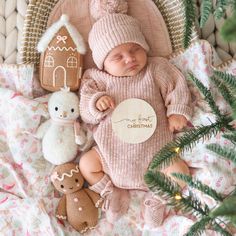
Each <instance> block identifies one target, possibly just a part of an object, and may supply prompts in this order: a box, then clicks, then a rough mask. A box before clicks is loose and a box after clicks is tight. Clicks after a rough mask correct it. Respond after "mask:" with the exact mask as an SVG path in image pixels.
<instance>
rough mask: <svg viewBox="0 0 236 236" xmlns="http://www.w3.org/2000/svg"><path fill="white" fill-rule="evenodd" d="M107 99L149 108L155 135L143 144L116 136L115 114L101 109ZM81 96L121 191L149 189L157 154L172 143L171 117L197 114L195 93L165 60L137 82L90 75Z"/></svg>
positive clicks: (150, 67) (82, 106)
mask: <svg viewBox="0 0 236 236" xmlns="http://www.w3.org/2000/svg"><path fill="white" fill-rule="evenodd" d="M103 95H109V96H111V97H112V98H113V99H114V101H115V104H116V105H118V104H119V103H120V102H122V101H124V100H126V99H129V98H139V99H143V100H145V101H146V102H148V103H149V104H150V105H151V106H152V108H153V109H154V111H155V113H156V116H157V126H156V130H155V132H154V134H153V135H152V136H151V137H150V138H149V139H148V140H146V141H145V142H142V143H138V144H130V143H125V142H123V141H122V140H120V139H119V138H118V137H117V136H116V134H115V133H114V132H113V130H112V124H111V115H112V109H109V110H107V111H105V112H100V111H99V110H98V109H96V107H95V103H96V101H97V100H98V99H99V98H100V97H101V96H103ZM80 96H81V97H80V110H81V117H82V119H83V121H84V122H86V123H88V124H92V125H93V127H94V128H93V134H94V139H95V141H96V144H97V146H96V147H95V148H96V150H97V152H98V153H99V155H100V159H101V162H102V166H103V171H104V172H105V173H106V174H107V175H109V176H110V178H111V180H112V182H113V184H114V185H115V186H117V187H120V188H125V189H146V185H145V183H144V178H143V177H144V174H145V172H146V171H147V168H148V166H149V164H150V162H151V161H152V158H153V156H154V154H155V153H157V152H158V151H159V150H160V149H161V148H162V147H163V146H164V145H165V144H166V143H168V142H169V141H171V140H172V133H171V132H170V131H169V129H168V120H167V117H168V116H170V115H172V114H182V115H184V116H185V117H186V118H187V119H188V120H189V119H190V117H191V114H192V109H191V106H190V100H191V99H190V93H189V90H188V87H187V84H186V81H185V78H184V77H183V75H182V74H181V73H180V72H179V71H178V69H177V68H175V67H174V66H173V65H171V64H170V63H169V62H168V60H166V59H164V58H160V57H159V58H153V59H149V61H148V64H147V65H146V67H145V68H144V69H143V70H142V71H141V72H140V73H139V74H138V75H136V76H132V77H116V76H112V75H110V74H108V73H106V72H104V71H99V70H97V69H88V70H87V71H86V72H85V73H84V76H83V79H82V83H81V90H80ZM124 135H126V134H124Z"/></svg>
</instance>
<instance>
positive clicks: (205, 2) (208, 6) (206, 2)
mask: <svg viewBox="0 0 236 236" xmlns="http://www.w3.org/2000/svg"><path fill="white" fill-rule="evenodd" d="M200 12H201V19H200V27H201V28H203V26H204V25H205V23H206V21H207V20H208V18H209V15H210V13H211V12H212V0H202V3H201V8H200Z"/></svg>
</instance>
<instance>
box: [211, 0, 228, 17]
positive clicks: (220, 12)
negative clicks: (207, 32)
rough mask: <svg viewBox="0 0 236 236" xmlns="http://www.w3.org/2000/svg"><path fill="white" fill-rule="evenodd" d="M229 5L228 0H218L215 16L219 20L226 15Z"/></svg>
mask: <svg viewBox="0 0 236 236" xmlns="http://www.w3.org/2000/svg"><path fill="white" fill-rule="evenodd" d="M228 5H229V1H228V0H217V4H216V9H215V11H214V16H215V18H216V19H217V20H219V19H220V18H221V17H223V16H224V14H225V11H226V7H227V6H228Z"/></svg>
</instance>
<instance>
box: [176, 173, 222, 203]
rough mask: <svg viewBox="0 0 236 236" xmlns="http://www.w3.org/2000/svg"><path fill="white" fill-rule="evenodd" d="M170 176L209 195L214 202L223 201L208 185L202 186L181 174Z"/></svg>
mask: <svg viewBox="0 0 236 236" xmlns="http://www.w3.org/2000/svg"><path fill="white" fill-rule="evenodd" d="M172 175H173V176H174V177H176V178H178V179H180V180H183V181H184V182H185V183H187V184H188V186H191V187H193V188H195V189H198V190H200V191H201V192H203V193H205V194H207V195H209V196H210V197H212V198H213V199H215V200H216V201H220V202H221V201H223V196H221V195H220V194H219V193H217V192H216V191H215V190H214V189H212V188H210V187H209V186H208V185H205V184H203V183H202V182H200V181H198V180H196V179H195V180H194V179H193V178H192V177H191V176H189V175H184V174H181V173H172Z"/></svg>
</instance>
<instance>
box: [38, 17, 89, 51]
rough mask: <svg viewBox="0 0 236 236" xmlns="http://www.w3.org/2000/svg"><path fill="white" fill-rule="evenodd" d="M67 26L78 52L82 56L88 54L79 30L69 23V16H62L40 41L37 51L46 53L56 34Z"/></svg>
mask: <svg viewBox="0 0 236 236" xmlns="http://www.w3.org/2000/svg"><path fill="white" fill-rule="evenodd" d="M63 26H65V27H66V29H67V30H68V33H69V35H70V36H71V38H72V40H73V41H74V43H75V45H76V47H77V51H78V52H79V53H80V54H85V53H86V46H85V43H84V40H83V37H82V36H81V34H80V33H79V32H78V30H77V29H76V28H75V27H74V26H73V25H72V24H70V23H69V18H68V16H67V15H64V14H63V15H62V16H61V18H60V19H59V20H58V21H57V22H55V23H54V24H52V25H51V26H50V27H49V28H48V29H47V30H46V31H45V33H44V34H43V36H42V37H41V39H40V40H39V43H38V46H37V49H38V51H39V52H41V53H42V52H44V51H45V50H46V49H47V46H48V44H49V43H50V42H51V40H52V39H53V37H54V36H55V34H56V33H57V32H58V31H59V30H60V28H61V27H63Z"/></svg>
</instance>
